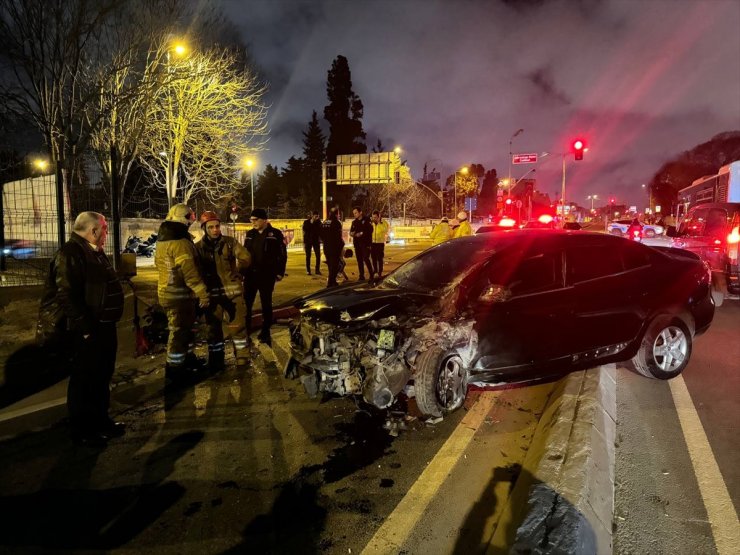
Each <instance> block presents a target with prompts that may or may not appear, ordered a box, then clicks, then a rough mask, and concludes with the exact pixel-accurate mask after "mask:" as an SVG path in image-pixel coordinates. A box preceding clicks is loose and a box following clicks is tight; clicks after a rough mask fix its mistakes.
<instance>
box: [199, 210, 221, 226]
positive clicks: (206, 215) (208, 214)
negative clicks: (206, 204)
mask: <svg viewBox="0 0 740 555" xmlns="http://www.w3.org/2000/svg"><path fill="white" fill-rule="evenodd" d="M212 220H216V221H218V222H220V221H221V218H219V217H218V214H216V213H215V212H213V211H211V210H206V211H205V212H203V213H202V214H201V215H200V227H204V226H205V225H206V224H207V223H208V222H210V221H212Z"/></svg>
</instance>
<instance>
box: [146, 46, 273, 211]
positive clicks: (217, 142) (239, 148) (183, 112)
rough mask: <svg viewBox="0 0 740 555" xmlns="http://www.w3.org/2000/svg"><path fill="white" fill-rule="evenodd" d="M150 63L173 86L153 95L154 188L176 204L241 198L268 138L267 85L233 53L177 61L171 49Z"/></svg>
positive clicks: (149, 154) (149, 134)
mask: <svg viewBox="0 0 740 555" xmlns="http://www.w3.org/2000/svg"><path fill="white" fill-rule="evenodd" d="M150 63H153V64H155V65H156V66H157V68H158V70H157V72H156V73H158V74H160V80H161V82H163V83H166V85H165V86H161V87H159V88H157V89H156V91H153V92H154V98H153V101H152V103H151V105H150V110H149V111H148V113H147V116H146V121H147V127H146V131H145V136H144V140H143V143H142V150H141V158H140V160H141V162H142V164H143V165H144V166H145V167H146V168H147V169H148V170H149V172H150V175H151V177H152V181H153V183H154V184H155V186H158V187H160V188H163V189H165V190H166V191H167V195H168V198H169V199H170V202H173V200H174V199H175V198H180V199H182V200H183V201H185V202H187V201H188V200H189V199H190V198H192V197H193V196H194V195H200V196H203V197H205V198H206V199H208V200H209V201H211V202H212V203H214V204H216V203H217V202H218V201H219V200H220V199H222V198H224V197H228V196H233V195H234V193H235V190H236V188H237V187H238V185H239V182H238V179H237V177H238V176H237V172H238V170H239V168H240V165H241V164H242V161H243V159H244V158H245V157H246V156H248V155H252V154H254V153H255V152H257V151H259V150H261V149H262V148H263V144H264V140H265V138H266V136H267V119H266V118H267V106H266V105H265V104H264V102H263V96H264V93H265V91H266V87H265V85H264V84H262V83H261V82H260V81H259V80H258V78H257V76H256V74H255V73H254V72H253V71H252V70H251V69H249V68H247V67H244V66H242V65H241V64H239V63H237V58H236V56H235V55H234V53H233V52H231V51H229V50H226V49H219V48H213V49H209V50H204V51H198V50H196V49H193V50H191V51H190V52H187V53H183V55H182V56H176V55H175V53H174V52H173V51H171V50H170V49H169V45H168V44H166V43H163V44H161V45H160V46H159V48H158V49H157V52H156V54H155V55H154V57H153V60H152V61H151V62H150ZM153 73H154V72H153Z"/></svg>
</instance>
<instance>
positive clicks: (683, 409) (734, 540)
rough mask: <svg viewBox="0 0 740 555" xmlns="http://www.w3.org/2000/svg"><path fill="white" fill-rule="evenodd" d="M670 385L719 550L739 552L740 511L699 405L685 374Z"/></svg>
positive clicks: (723, 553) (723, 554) (724, 553)
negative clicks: (728, 488)
mask: <svg viewBox="0 0 740 555" xmlns="http://www.w3.org/2000/svg"><path fill="white" fill-rule="evenodd" d="M668 384H669V385H670V388H671V394H672V395H673V402H674V404H675V405H676V412H678V420H679V422H680V423H681V429H682V430H683V435H684V439H685V440H686V446H687V447H688V450H689V457H690V458H691V464H692V465H693V467H694V474H695V475H696V479H697V481H698V482H699V491H700V492H701V497H702V499H703V501H704V507H705V508H706V510H707V516H708V517H709V524H710V526H711V529H712V535H713V536H714V544H715V546H716V547H717V553H719V555H732V554H735V553H737V548H738V545H740V524H739V523H738V518H737V512H736V511H735V507H734V506H733V504H732V499H731V498H730V494H729V492H728V491H727V486H726V485H725V481H724V479H723V478H722V474H721V472H720V471H719V466H718V465H717V461H716V460H715V458H714V453H713V452H712V447H711V446H710V445H709V440H708V439H707V435H706V433H705V432H704V427H703V426H702V424H701V420H700V419H699V414H698V413H697V412H696V407H694V403H693V402H692V400H691V395H690V394H689V390H688V388H687V387H686V382H685V381H684V379H683V377H682V376H680V375H679V376H677V377H675V378H673V379H672V380H670V381H669V382H668Z"/></svg>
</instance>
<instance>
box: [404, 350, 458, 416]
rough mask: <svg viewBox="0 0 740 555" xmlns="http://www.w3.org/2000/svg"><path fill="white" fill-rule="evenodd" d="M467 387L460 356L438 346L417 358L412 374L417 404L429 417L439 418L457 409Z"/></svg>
mask: <svg viewBox="0 0 740 555" xmlns="http://www.w3.org/2000/svg"><path fill="white" fill-rule="evenodd" d="M467 388H468V373H467V370H466V368H465V365H464V364H463V361H462V359H461V358H460V355H458V354H457V353H455V352H445V351H443V350H442V349H440V348H439V347H432V348H430V349H427V350H426V351H424V352H423V353H421V354H420V355H419V359H418V360H417V363H416V374H415V375H414V391H415V394H416V405H417V406H418V407H419V410H420V411H421V412H422V413H423V414H425V415H429V416H442V415H443V414H447V413H450V412H452V411H454V410H456V409H458V408H460V407H461V406H462V404H463V402H464V401H465V395H466V393H467Z"/></svg>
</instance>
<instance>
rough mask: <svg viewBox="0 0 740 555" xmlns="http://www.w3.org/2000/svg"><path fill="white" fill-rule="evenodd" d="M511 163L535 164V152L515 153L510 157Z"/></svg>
mask: <svg viewBox="0 0 740 555" xmlns="http://www.w3.org/2000/svg"><path fill="white" fill-rule="evenodd" d="M512 163H514V164H536V163H537V154H536V153H534V152H533V153H531V154H515V155H514V156H513V157H512Z"/></svg>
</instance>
